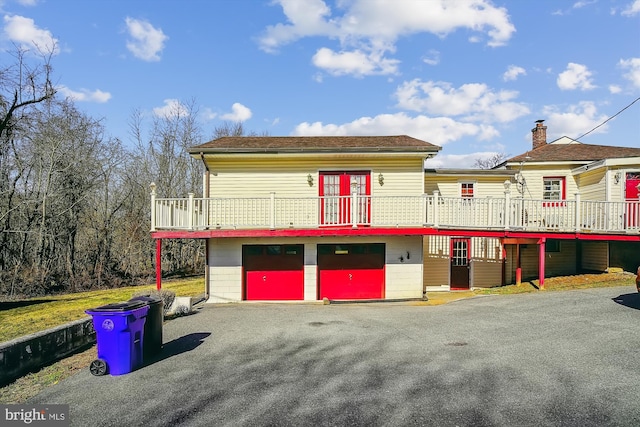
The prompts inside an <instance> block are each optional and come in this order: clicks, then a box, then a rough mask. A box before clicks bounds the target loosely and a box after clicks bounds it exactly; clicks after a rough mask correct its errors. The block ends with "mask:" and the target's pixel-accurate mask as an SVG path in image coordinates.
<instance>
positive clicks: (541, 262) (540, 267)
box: [538, 237, 547, 289]
mask: <svg viewBox="0 0 640 427" xmlns="http://www.w3.org/2000/svg"><path fill="white" fill-rule="evenodd" d="M546 241H547V238H546V237H543V238H541V239H540V241H539V242H538V245H539V246H540V253H539V255H538V275H539V278H540V289H544V259H545V253H546V252H545V245H546Z"/></svg>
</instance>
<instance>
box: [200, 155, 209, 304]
mask: <svg viewBox="0 0 640 427" xmlns="http://www.w3.org/2000/svg"><path fill="white" fill-rule="evenodd" d="M200 159H202V164H204V168H205V173H204V194H203V195H202V197H204V198H206V199H208V198H209V196H210V192H209V190H210V185H209V178H210V176H211V171H210V170H209V166H208V165H207V162H206V161H205V160H204V153H203V152H200ZM208 203H209V202H207V204H208ZM208 216H209V209H207V223H208V222H209V218H208ZM204 265H205V267H204V300H205V301H207V300H208V299H209V287H210V283H209V277H210V274H209V239H205V241H204Z"/></svg>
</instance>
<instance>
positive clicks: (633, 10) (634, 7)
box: [622, 0, 640, 16]
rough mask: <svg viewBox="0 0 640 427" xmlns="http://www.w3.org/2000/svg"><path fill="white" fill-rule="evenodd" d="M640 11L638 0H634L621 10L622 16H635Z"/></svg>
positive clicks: (639, 1)
mask: <svg viewBox="0 0 640 427" xmlns="http://www.w3.org/2000/svg"><path fill="white" fill-rule="evenodd" d="M639 13H640V0H634V1H633V2H632V3H630V4H629V5H628V6H627V7H626V8H625V9H624V10H623V11H622V15H624V16H635V15H637V14H639Z"/></svg>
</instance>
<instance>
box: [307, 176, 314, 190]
mask: <svg viewBox="0 0 640 427" xmlns="http://www.w3.org/2000/svg"><path fill="white" fill-rule="evenodd" d="M307 184H309V187H313V176H312V175H311V174H309V175H307Z"/></svg>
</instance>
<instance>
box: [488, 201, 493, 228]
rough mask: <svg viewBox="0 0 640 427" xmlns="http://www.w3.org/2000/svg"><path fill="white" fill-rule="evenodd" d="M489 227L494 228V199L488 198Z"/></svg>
mask: <svg viewBox="0 0 640 427" xmlns="http://www.w3.org/2000/svg"><path fill="white" fill-rule="evenodd" d="M487 227H489V228H491V227H493V197H492V196H487Z"/></svg>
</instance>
